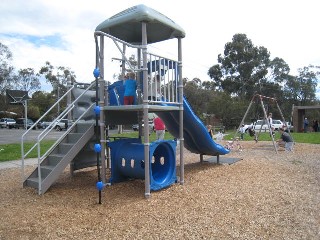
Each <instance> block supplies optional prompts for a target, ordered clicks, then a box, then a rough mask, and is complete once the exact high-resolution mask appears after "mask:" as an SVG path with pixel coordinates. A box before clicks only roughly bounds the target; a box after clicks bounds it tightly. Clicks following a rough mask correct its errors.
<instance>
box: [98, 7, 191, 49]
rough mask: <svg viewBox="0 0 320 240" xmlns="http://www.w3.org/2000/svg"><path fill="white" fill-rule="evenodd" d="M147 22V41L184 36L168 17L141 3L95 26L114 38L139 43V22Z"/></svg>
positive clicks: (140, 27)
mask: <svg viewBox="0 0 320 240" xmlns="http://www.w3.org/2000/svg"><path fill="white" fill-rule="evenodd" d="M143 21H144V22H147V39H148V43H155V42H160V41H164V40H168V39H171V38H177V37H181V38H184V37H185V32H184V30H183V29H182V28H181V27H180V26H179V25H178V24H176V23H175V22H174V21H172V20H171V19H170V18H168V17H166V16H165V15H163V14H161V13H159V12H158V11H156V10H154V9H152V8H149V7H147V6H145V5H143V4H140V5H136V6H133V7H131V8H128V9H126V10H124V11H122V12H120V13H118V14H116V15H114V16H112V17H110V18H108V19H107V20H105V21H103V22H102V23H100V24H99V25H98V26H97V27H96V31H102V32H104V33H107V34H110V35H112V36H114V37H116V38H119V39H121V40H123V41H126V42H128V43H132V44H141V42H142V30H141V29H142V26H141V22H143Z"/></svg>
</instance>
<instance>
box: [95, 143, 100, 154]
mask: <svg viewBox="0 0 320 240" xmlns="http://www.w3.org/2000/svg"><path fill="white" fill-rule="evenodd" d="M94 151H95V152H96V153H99V152H101V145H100V144H99V143H96V144H95V145H94Z"/></svg>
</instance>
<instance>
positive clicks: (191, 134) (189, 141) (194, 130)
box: [157, 97, 230, 156]
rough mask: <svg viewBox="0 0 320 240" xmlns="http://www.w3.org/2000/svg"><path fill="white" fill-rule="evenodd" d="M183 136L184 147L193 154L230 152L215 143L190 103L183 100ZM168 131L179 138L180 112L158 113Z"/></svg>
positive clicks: (213, 154)
mask: <svg viewBox="0 0 320 240" xmlns="http://www.w3.org/2000/svg"><path fill="white" fill-rule="evenodd" d="M183 108H184V111H183V135H184V146H185V147H186V148H187V149H188V150H189V151H191V152H193V153H198V154H204V155H212V156H216V155H224V154H228V153H229V152H230V151H229V150H228V149H226V148H224V147H223V146H221V145H220V144H218V143H216V142H215V141H213V139H212V138H211V137H210V135H209V133H208V131H207V128H206V126H204V124H203V123H202V121H201V120H200V119H199V118H198V117H197V115H195V114H194V112H193V111H192V108H191V106H190V104H189V103H188V101H187V100H186V99H185V97H184V98H183ZM157 115H158V116H159V117H160V118H161V119H162V120H163V122H164V123H165V125H166V127H167V129H168V131H169V132H170V133H171V134H172V135H173V136H174V137H175V138H178V137H179V112H178V111H175V112H158V113H157Z"/></svg>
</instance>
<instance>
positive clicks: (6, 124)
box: [0, 118, 16, 129]
mask: <svg viewBox="0 0 320 240" xmlns="http://www.w3.org/2000/svg"><path fill="white" fill-rule="evenodd" d="M15 124H16V121H15V120H14V119H13V118H1V119H0V127H1V128H9V129H11V128H14V126H15Z"/></svg>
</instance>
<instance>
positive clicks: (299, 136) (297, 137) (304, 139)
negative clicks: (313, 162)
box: [224, 132, 320, 144]
mask: <svg viewBox="0 0 320 240" xmlns="http://www.w3.org/2000/svg"><path fill="white" fill-rule="evenodd" d="M227 134H228V135H227V136H225V137H224V139H225V140H232V138H233V137H234V132H228V133H227ZM237 136H238V137H240V134H238V135H237ZM291 136H292V137H293V140H294V141H295V142H297V143H310V144H320V133H319V132H308V133H296V132H292V133H291ZM279 138H280V133H279V132H276V134H275V140H277V139H279ZM243 140H244V141H253V140H254V138H253V137H251V136H250V135H249V134H247V133H246V134H245V135H244V139H243ZM259 141H272V139H271V137H270V134H269V133H265V132H261V133H260V135H259Z"/></svg>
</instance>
